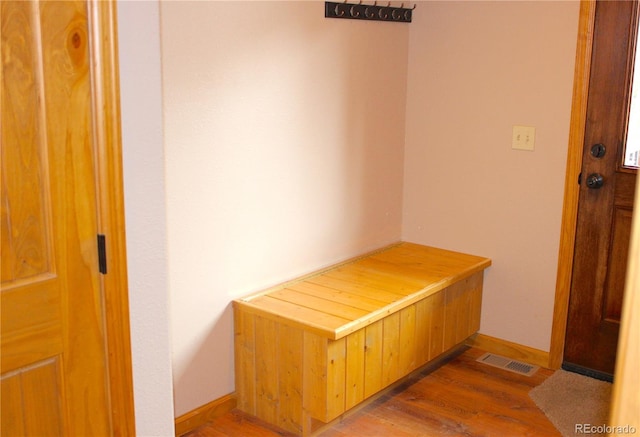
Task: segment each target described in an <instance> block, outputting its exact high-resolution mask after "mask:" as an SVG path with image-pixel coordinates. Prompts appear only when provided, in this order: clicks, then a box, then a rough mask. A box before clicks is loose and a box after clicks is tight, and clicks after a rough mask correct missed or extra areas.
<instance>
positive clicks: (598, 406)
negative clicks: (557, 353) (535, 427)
mask: <svg viewBox="0 0 640 437" xmlns="http://www.w3.org/2000/svg"><path fill="white" fill-rule="evenodd" d="M529 397H530V398H531V399H533V401H534V402H535V403H536V405H537V406H538V407H539V408H540V409H541V410H542V411H544V413H545V414H546V416H547V417H548V418H549V420H550V421H551V423H553V425H554V426H555V427H556V428H557V429H558V431H560V433H561V434H562V435H563V436H564V437H573V436H579V435H585V434H587V433H586V432H584V430H585V429H586V428H587V427H589V430H590V432H589V433H588V434H589V435H606V433H597V432H594V431H598V427H600V429H603V426H604V425H607V424H608V420H609V405H610V402H611V384H610V383H608V382H604V381H599V380H597V379H593V378H589V377H587V376H582V375H578V374H577V373H572V372H566V371H564V370H557V371H556V372H554V374H553V375H551V376H550V377H549V378H547V379H546V380H545V381H544V382H543V383H542V384H540V385H539V386H537V387H535V388H534V389H532V390H531V391H530V392H529ZM576 425H577V426H578V428H576ZM580 427H582V431H583V432H582V433H581V432H580ZM576 431H578V432H576Z"/></svg>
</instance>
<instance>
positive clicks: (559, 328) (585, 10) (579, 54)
mask: <svg viewBox="0 0 640 437" xmlns="http://www.w3.org/2000/svg"><path fill="white" fill-rule="evenodd" d="M595 11H596V2H595V1H594V0H581V2H580V18H579V23H578V41H577V47H576V61H575V71H574V79H573V98H572V104H571V126H570V128H569V150H568V153H567V170H566V175H565V183H564V204H563V205H564V206H563V210H562V224H561V230H560V249H559V253H558V271H557V278H556V294H555V303H554V309H553V323H552V327H551V344H550V349H549V363H548V367H549V368H551V369H559V368H560V366H561V364H562V357H563V353H564V340H565V331H566V325H567V314H568V310H569V291H570V290H571V274H572V272H573V246H574V244H575V235H576V223H577V218H578V194H579V186H578V183H577V181H578V175H579V174H580V168H581V165H582V149H583V143H584V129H585V125H586V121H587V99H588V95H589V78H590V74H591V52H592V48H593V29H594V23H595Z"/></svg>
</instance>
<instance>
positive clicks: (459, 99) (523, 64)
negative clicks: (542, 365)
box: [403, 1, 579, 351]
mask: <svg viewBox="0 0 640 437" xmlns="http://www.w3.org/2000/svg"><path fill="white" fill-rule="evenodd" d="M578 8H579V2H577V1H575V2H555V1H551V2H546V1H545V2H482V1H477V2H476V1H472V2H456V1H453V2H422V3H421V4H420V5H419V9H418V11H417V13H416V14H415V20H414V23H412V24H411V33H410V49H409V78H408V93H407V95H408V97H407V139H406V146H405V181H404V219H403V238H404V239H407V240H411V241H415V242H419V243H425V244H430V245H434V246H440V247H445V248H448V249H453V250H460V251H463V252H469V253H474V254H478V255H483V256H487V257H490V258H492V259H493V266H492V267H491V268H490V269H489V270H488V272H487V274H486V279H485V292H484V297H483V307H482V322H481V323H482V324H481V328H480V331H481V332H482V333H484V334H487V335H491V336H495V337H498V338H501V339H505V340H509V341H513V342H516V343H520V344H524V345H528V346H531V347H534V348H537V349H541V350H544V351H548V350H549V343H550V336H551V321H552V315H553V301H554V294H555V282H556V269H557V260H558V258H557V255H558V247H559V235H560V220H561V214H562V196H563V187H564V175H565V163H566V152H567V144H568V135H569V118H570V110H571V92H572V84H573V67H574V58H575V47H576V37H577V23H578ZM513 125H527V126H534V127H535V128H536V138H535V150H534V151H533V152H527V151H518V150H512V149H511V135H512V126H513Z"/></svg>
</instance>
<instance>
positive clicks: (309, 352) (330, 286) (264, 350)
mask: <svg viewBox="0 0 640 437" xmlns="http://www.w3.org/2000/svg"><path fill="white" fill-rule="evenodd" d="M489 265H491V261H490V260H489V259H487V258H482V257H477V256H472V255H466V254H461V253H457V252H451V251H447V250H442V249H435V248H432V247H426V246H421V245H417V244H413V243H398V244H394V245H392V246H389V247H386V248H384V249H381V250H378V251H375V252H373V253H370V254H367V255H365V256H362V257H359V258H356V259H353V260H350V261H347V262H344V263H341V264H338V265H336V266H333V267H330V268H328V269H325V270H322V271H320V272H316V273H314V274H311V275H308V276H305V277H302V278H299V279H297V280H294V281H291V282H288V283H286V284H283V285H280V286H278V287H275V288H272V289H269V290H266V291H264V292H261V293H258V294H256V295H253V296H250V297H246V298H244V299H238V300H236V301H234V302H233V307H234V325H235V374H236V394H237V398H238V408H239V409H240V410H242V411H244V412H247V413H249V414H252V415H254V416H257V417H259V418H261V419H263V420H265V421H267V422H269V423H271V424H273V425H276V426H279V427H281V428H284V429H286V430H288V431H291V432H294V433H296V434H303V435H308V434H310V433H311V432H313V431H314V430H316V429H317V428H319V427H320V426H322V425H323V424H325V423H328V422H330V421H332V420H333V419H335V418H337V417H339V416H340V415H342V414H343V413H345V412H346V411H348V410H349V409H351V408H353V407H354V406H356V405H358V404H359V403H361V402H362V401H364V400H366V399H367V398H369V397H371V396H372V395H374V394H375V393H377V392H379V391H380V390H382V389H384V388H385V387H387V386H389V385H391V384H393V383H394V382H396V381H398V380H399V379H401V378H403V377H404V376H406V375H408V374H409V373H411V372H412V371H414V370H416V369H417V368H419V367H422V366H423V365H425V364H427V363H429V362H430V361H432V360H434V358H436V357H438V356H439V355H441V354H443V353H445V352H447V351H449V350H451V349H452V348H454V347H455V346H457V345H458V344H460V343H462V342H464V341H465V340H466V339H467V338H468V337H469V336H471V335H473V334H474V333H475V332H477V331H478V329H479V326H480V306H481V300H482V277H483V271H484V269H485V268H487V267H488V266H489Z"/></svg>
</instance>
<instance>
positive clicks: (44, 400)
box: [0, 1, 111, 436]
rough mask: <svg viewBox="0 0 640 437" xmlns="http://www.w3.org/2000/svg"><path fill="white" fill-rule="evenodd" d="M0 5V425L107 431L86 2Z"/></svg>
mask: <svg viewBox="0 0 640 437" xmlns="http://www.w3.org/2000/svg"><path fill="white" fill-rule="evenodd" d="M0 7H1V21H2V152H1V153H2V166H1V169H2V192H1V196H2V197H1V201H2V205H1V206H2V218H1V226H2V288H1V292H0V299H1V302H0V304H1V323H2V325H1V338H0V341H1V344H0V347H1V348H2V359H1V367H2V369H1V374H2V377H1V378H2V401H1V402H2V414H3V423H2V435H96V436H97V435H108V434H110V433H111V424H110V409H109V408H108V388H107V381H108V372H107V355H106V349H105V328H104V326H105V320H104V305H103V296H102V289H101V284H100V281H99V273H98V268H97V266H98V262H97V248H96V235H97V233H98V232H97V230H98V224H97V221H98V219H97V210H96V208H97V193H96V182H95V181H96V170H95V160H96V157H95V152H94V144H93V124H92V123H93V118H92V86H91V74H90V73H91V72H90V69H89V67H90V61H89V59H90V58H89V37H88V35H89V32H88V25H89V24H88V23H89V22H88V13H87V5H86V3H85V2H83V1H65V2H42V3H40V2H23V1H15V2H13V1H3V2H0ZM18 401H20V402H19V403H18ZM16 403H17V405H15V404H16ZM5 411H6V412H9V411H11V413H10V416H11V417H12V420H11V421H5ZM7 414H8V415H9V413H7ZM16 414H17V416H16ZM7 417H8V416H7ZM14 427H15V428H14Z"/></svg>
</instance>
